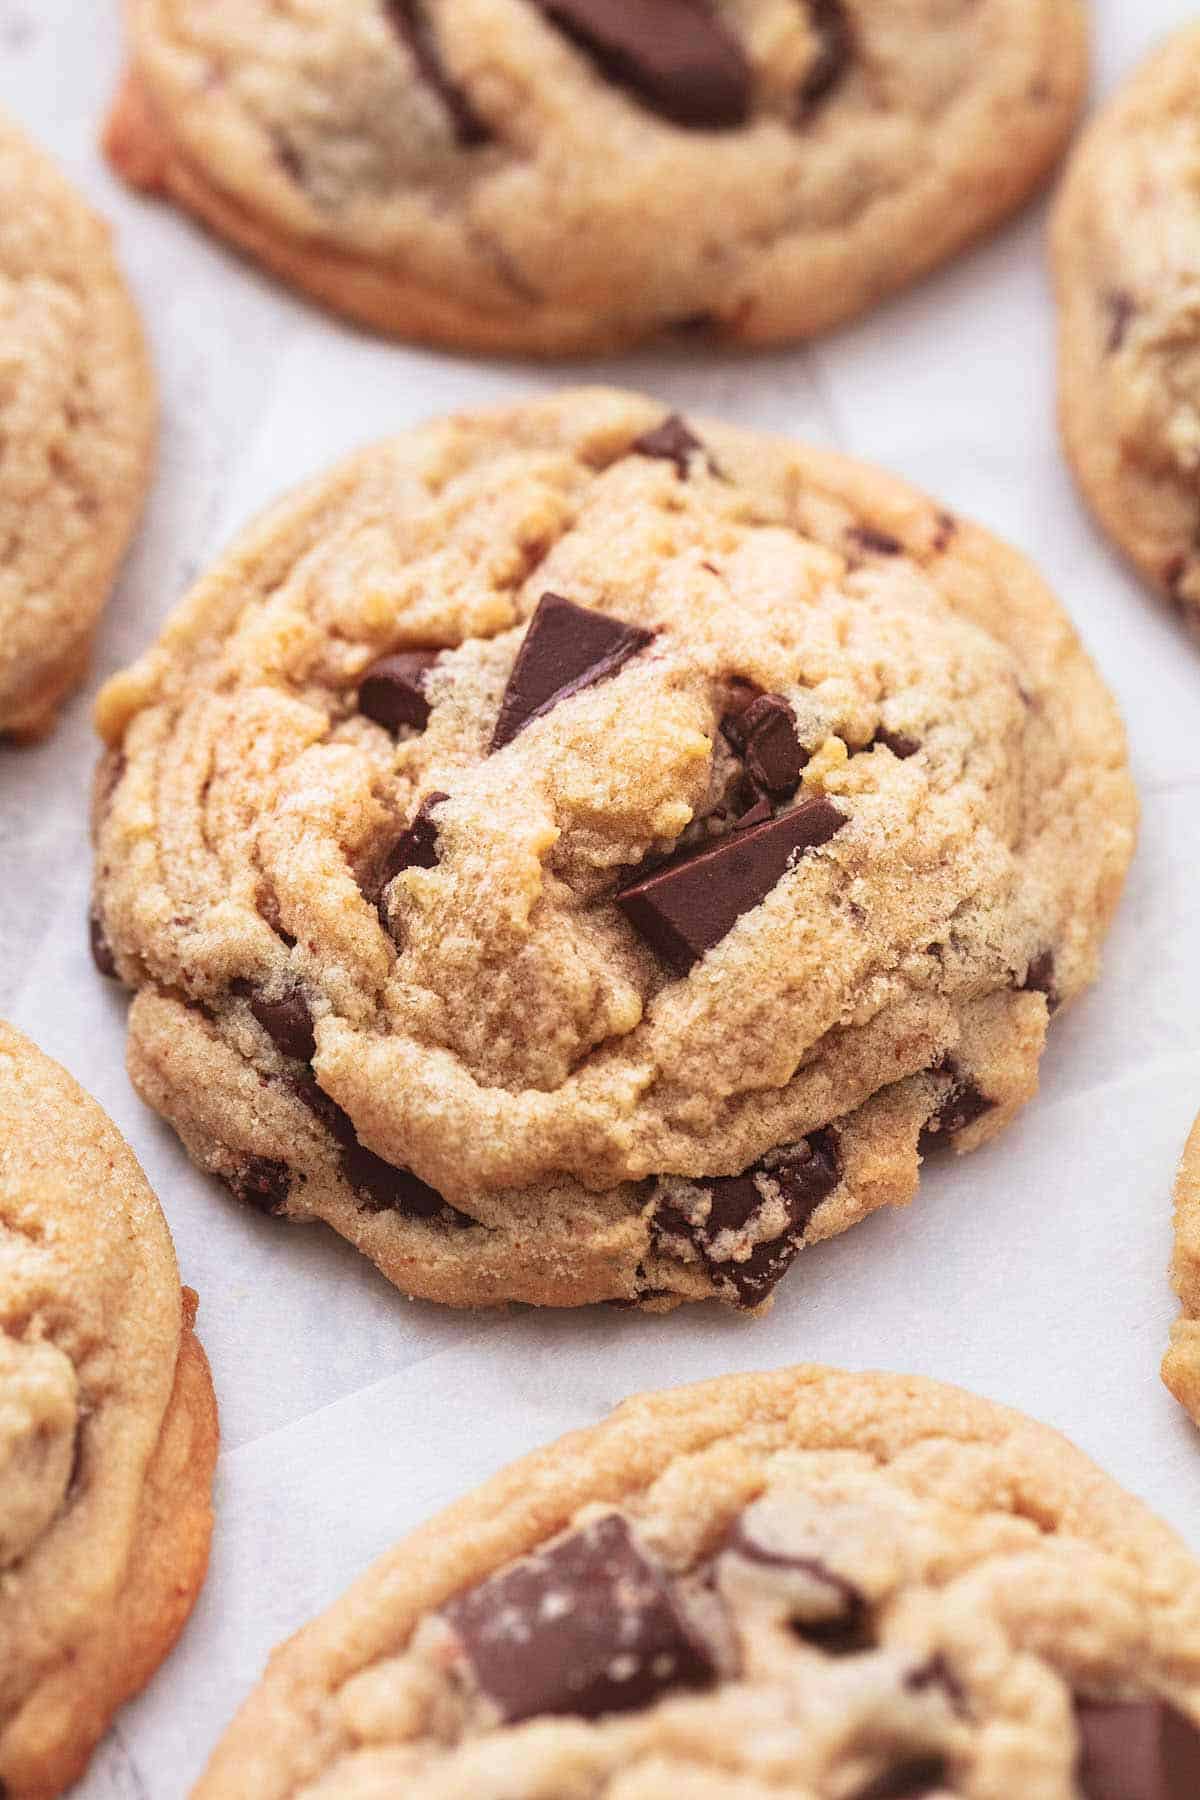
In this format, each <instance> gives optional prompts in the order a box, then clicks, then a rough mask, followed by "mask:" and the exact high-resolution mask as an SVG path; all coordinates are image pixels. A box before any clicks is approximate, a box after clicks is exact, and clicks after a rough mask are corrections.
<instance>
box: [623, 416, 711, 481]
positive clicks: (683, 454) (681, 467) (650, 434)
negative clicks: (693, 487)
mask: <svg viewBox="0 0 1200 1800" xmlns="http://www.w3.org/2000/svg"><path fill="white" fill-rule="evenodd" d="M629 448H630V450H631V451H632V452H633V453H634V454H635V455H636V456H653V457H658V458H660V459H661V460H662V461H663V462H673V463H674V464H675V467H676V468H677V469H678V471H679V479H680V480H681V481H686V480H687V478H688V471H689V469H690V466H691V458H692V457H693V456H694V455H695V454H696V453H697V451H700V452H701V453H703V454H705V455H707V452H705V450H704V445H703V444H702V443H701V441H700V439H699V438H698V437H697V436H696V434H695V432H694V431H693V430H692V428H691V426H690V425H689V424H688V423H687V421H686V419H681V418H680V416H679V414H678V413H670V414H668V416H667V417H666V418H665V419H664V420H663V422H662V424H661V425H656V426H655V427H654V428H653V430H652V431H643V433H642V435H641V437H639V438H634V440H633V442H632V444H630V446H629Z"/></svg>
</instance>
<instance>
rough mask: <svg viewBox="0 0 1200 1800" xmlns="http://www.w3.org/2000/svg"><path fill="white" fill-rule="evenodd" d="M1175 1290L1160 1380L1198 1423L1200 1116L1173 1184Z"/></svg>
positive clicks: (1199, 1398) (1199, 1409)
mask: <svg viewBox="0 0 1200 1800" xmlns="http://www.w3.org/2000/svg"><path fill="white" fill-rule="evenodd" d="M1173 1273H1174V1280H1175V1291H1176V1293H1177V1294H1178V1295H1179V1298H1180V1300H1181V1301H1182V1303H1183V1312H1182V1314H1181V1316H1180V1318H1179V1321H1178V1323H1177V1324H1176V1325H1175V1327H1174V1329H1173V1331H1172V1333H1171V1347H1170V1349H1169V1350H1168V1351H1167V1354H1166V1357H1165V1359H1164V1361H1163V1380H1164V1381H1165V1382H1166V1384H1167V1386H1168V1387H1169V1388H1170V1390H1171V1392H1172V1393H1173V1394H1174V1396H1175V1398H1176V1399H1177V1400H1178V1401H1179V1402H1180V1404H1181V1405H1183V1406H1186V1407H1187V1409H1188V1411H1189V1412H1190V1413H1191V1415H1192V1417H1193V1419H1195V1421H1196V1423H1197V1425H1200V1119H1197V1121H1196V1126H1195V1129H1194V1130H1193V1132H1192V1135H1191V1137H1190V1138H1189V1139H1188V1145H1187V1149H1186V1150H1185V1151H1184V1153H1183V1162H1182V1163H1181V1164H1180V1168H1179V1179H1178V1182H1177V1183H1176V1187H1175V1266H1174V1271H1173Z"/></svg>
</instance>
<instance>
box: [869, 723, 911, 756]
mask: <svg viewBox="0 0 1200 1800" xmlns="http://www.w3.org/2000/svg"><path fill="white" fill-rule="evenodd" d="M876 744H882V745H883V747H884V749H885V750H890V751H891V753H892V755H893V756H895V757H897V758H898V759H899V760H900V761H901V762H907V761H908V759H909V757H910V756H915V755H916V754H917V751H918V750H919V749H920V748H921V745H920V742H919V740H918V739H917V738H914V737H909V735H908V733H907V732H905V731H886V730H885V729H884V728H883V726H882V725H881V726H880V728H879V730H878V731H877V732H876V733H875V736H874V737H873V738H872V739H871V749H872V750H873V749H874V748H875V746H876Z"/></svg>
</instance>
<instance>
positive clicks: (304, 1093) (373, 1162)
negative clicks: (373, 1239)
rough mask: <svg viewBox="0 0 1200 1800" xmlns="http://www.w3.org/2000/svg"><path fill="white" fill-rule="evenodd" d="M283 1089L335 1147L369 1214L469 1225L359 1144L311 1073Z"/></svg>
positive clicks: (425, 1187)
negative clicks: (305, 1111)
mask: <svg viewBox="0 0 1200 1800" xmlns="http://www.w3.org/2000/svg"><path fill="white" fill-rule="evenodd" d="M288 1086H289V1087H290V1088H291V1090H292V1092H293V1093H294V1094H295V1096H296V1098H297V1099H298V1100H301V1101H303V1103H304V1105H305V1106H307V1108H308V1110H309V1111H310V1112H311V1113H313V1114H314V1116H315V1117H316V1118H318V1119H319V1120H320V1121H321V1123H322V1125H324V1127H325V1129H326V1131H328V1132H329V1134H330V1136H331V1137H332V1138H334V1139H335V1140H336V1141H337V1143H338V1144H339V1145H340V1146H341V1152H342V1154H341V1165H342V1174H343V1175H344V1176H345V1178H346V1180H347V1181H348V1182H349V1184H350V1186H351V1187H352V1188H353V1189H354V1191H355V1193H356V1194H357V1195H358V1197H359V1199H360V1200H361V1201H362V1202H363V1203H364V1205H366V1206H369V1207H370V1208H371V1210H372V1211H374V1212H398V1213H403V1215H404V1217H405V1218H407V1219H440V1220H442V1222H443V1223H444V1224H447V1225H459V1226H466V1225H474V1224H475V1220H474V1219H472V1218H469V1217H468V1215H467V1214H466V1213H462V1212H459V1211H458V1209H457V1207H454V1206H451V1205H450V1203H449V1201H447V1200H443V1198H442V1196H441V1195H440V1194H439V1193H438V1191H437V1189H436V1188H431V1187H430V1186H429V1184H428V1183H427V1182H424V1181H422V1180H421V1178H420V1176H418V1175H414V1174H413V1172H412V1170H411V1169H401V1168H397V1167H396V1165H395V1164H394V1163H390V1162H385V1161H384V1159H383V1157H382V1156H377V1155H376V1153H375V1151H374V1150H368V1149H367V1146H366V1145H365V1144H360V1143H359V1141H358V1133H357V1132H356V1131H355V1129H354V1121H353V1119H352V1118H351V1117H350V1115H349V1113H348V1112H346V1110H345V1109H344V1108H343V1107H341V1106H339V1105H338V1103H337V1101H336V1100H335V1099H333V1097H332V1096H331V1095H329V1094H327V1093H326V1092H325V1090H324V1088H322V1087H320V1086H319V1085H318V1083H317V1079H316V1077H315V1075H313V1073H312V1071H311V1070H306V1071H305V1072H304V1074H303V1075H296V1076H293V1077H291V1079H290V1080H289V1082H288Z"/></svg>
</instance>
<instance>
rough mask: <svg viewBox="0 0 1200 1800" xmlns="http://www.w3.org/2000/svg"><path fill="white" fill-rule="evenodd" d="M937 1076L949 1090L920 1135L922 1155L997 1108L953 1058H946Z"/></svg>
mask: <svg viewBox="0 0 1200 1800" xmlns="http://www.w3.org/2000/svg"><path fill="white" fill-rule="evenodd" d="M934 1073H935V1074H938V1075H946V1076H948V1077H949V1086H948V1087H947V1090H946V1094H945V1097H944V1098H943V1100H942V1101H941V1104H940V1105H939V1106H938V1108H937V1110H936V1111H935V1112H933V1113H931V1114H930V1116H929V1118H928V1119H927V1120H926V1122H925V1129H924V1131H923V1132H922V1134H921V1145H920V1148H921V1153H922V1155H924V1154H926V1153H927V1152H928V1151H929V1150H930V1149H932V1148H934V1147H935V1146H936V1144H937V1142H938V1141H939V1140H940V1141H941V1142H943V1143H944V1142H945V1141H946V1139H948V1138H952V1137H954V1136H955V1134H956V1133H957V1132H960V1131H965V1130H966V1128H967V1126H968V1125H973V1124H974V1123H975V1121H976V1119H982V1117H983V1115H984V1114H985V1113H989V1112H991V1110H992V1108H993V1107H994V1106H995V1104H996V1102H995V1101H994V1100H990V1099H989V1098H988V1096H987V1095H986V1094H985V1093H983V1092H982V1091H981V1090H980V1089H979V1088H977V1087H976V1085H975V1083H974V1082H973V1081H972V1080H971V1078H970V1076H969V1075H966V1074H964V1073H963V1071H962V1070H961V1069H960V1068H959V1066H958V1064H957V1063H956V1062H955V1060H954V1058H953V1057H952V1056H945V1057H943V1058H942V1060H941V1062H940V1063H939V1064H938V1066H937V1068H936V1069H935V1070H934Z"/></svg>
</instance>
